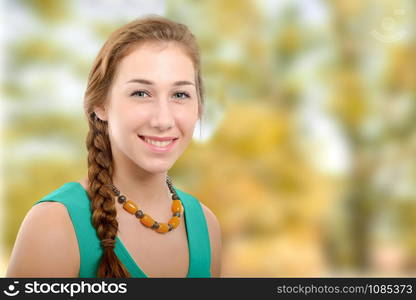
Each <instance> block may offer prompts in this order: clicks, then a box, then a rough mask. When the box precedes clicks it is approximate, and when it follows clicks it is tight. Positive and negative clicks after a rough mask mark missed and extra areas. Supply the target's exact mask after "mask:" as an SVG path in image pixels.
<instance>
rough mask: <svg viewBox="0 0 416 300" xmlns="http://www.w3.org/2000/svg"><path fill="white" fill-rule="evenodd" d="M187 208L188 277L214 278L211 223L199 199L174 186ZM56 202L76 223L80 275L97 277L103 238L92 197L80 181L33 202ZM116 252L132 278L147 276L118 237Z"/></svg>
mask: <svg viewBox="0 0 416 300" xmlns="http://www.w3.org/2000/svg"><path fill="white" fill-rule="evenodd" d="M174 189H175V191H176V193H177V194H178V196H179V198H180V199H181V201H182V205H183V208H184V222H185V228H186V233H187V239H188V249H189V268H188V274H187V277H204V278H206V277H211V272H210V266H211V247H210V240H209V233H208V226H207V222H206V220H205V215H204V212H203V210H202V207H201V204H200V203H199V201H198V200H197V199H196V198H194V197H193V196H192V195H190V194H188V193H185V192H183V191H181V190H179V189H177V188H176V187H174ZM45 201H55V202H60V203H62V204H63V205H65V207H66V209H67V210H68V213H69V216H70V218H71V221H72V224H73V226H74V230H75V234H76V236H77V240H78V246H79V252H80V270H79V277H81V278H95V277H97V269H98V264H99V261H100V258H101V255H102V252H103V250H102V248H101V245H100V240H99V238H98V236H97V234H96V231H95V228H94V227H93V225H92V222H91V216H92V213H91V208H90V200H89V197H88V193H87V191H86V190H85V189H84V187H83V186H82V185H81V184H80V183H78V182H68V183H65V184H64V185H62V186H61V187H59V188H58V189H56V190H55V191H53V192H51V193H50V194H48V195H46V196H45V197H43V198H42V199H41V200H39V201H37V202H36V203H35V204H34V205H36V204H38V203H41V202H45ZM114 252H115V254H116V255H117V257H118V258H119V259H120V261H121V262H122V263H123V264H124V266H125V267H126V268H127V270H128V271H129V272H130V275H131V277H133V278H146V277H147V276H146V274H145V273H144V272H143V271H142V270H141V269H140V267H139V266H138V265H137V264H136V262H135V261H134V259H133V258H132V256H131V255H130V253H129V252H128V251H127V249H126V247H125V246H124V245H123V243H122V242H121V240H120V239H119V238H118V237H116V244H115V248H114Z"/></svg>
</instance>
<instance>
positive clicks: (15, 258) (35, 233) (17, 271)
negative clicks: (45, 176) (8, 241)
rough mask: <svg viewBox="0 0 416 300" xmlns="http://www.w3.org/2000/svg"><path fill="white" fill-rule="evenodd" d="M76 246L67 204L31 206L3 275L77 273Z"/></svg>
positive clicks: (32, 275)
mask: <svg viewBox="0 0 416 300" xmlns="http://www.w3.org/2000/svg"><path fill="white" fill-rule="evenodd" d="M78 273H79V250H78V242H77V238H76V235H75V231H74V228H73V225H72V222H71V219H70V216H69V214H68V211H67V209H66V207H65V206H64V205H63V204H61V203H59V202H42V203H39V204H36V205H34V206H32V208H31V209H30V210H29V211H28V213H27V214H26V216H25V218H24V219H23V222H22V224H21V226H20V228H19V232H18V234H17V237H16V241H15V244H14V247H13V251H12V254H11V256H10V261H9V265H8V269H7V273H6V277H78Z"/></svg>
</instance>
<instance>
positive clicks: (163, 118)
mask: <svg viewBox="0 0 416 300" xmlns="http://www.w3.org/2000/svg"><path fill="white" fill-rule="evenodd" d="M156 103H157V104H156V105H155V106H154V111H153V114H152V119H151V124H150V125H151V126H152V127H153V128H156V129H158V130H159V131H166V130H168V129H170V128H172V127H173V126H174V124H175V119H174V117H173V112H172V108H171V107H170V105H169V101H168V100H166V99H165V98H160V99H159V100H158V101H156Z"/></svg>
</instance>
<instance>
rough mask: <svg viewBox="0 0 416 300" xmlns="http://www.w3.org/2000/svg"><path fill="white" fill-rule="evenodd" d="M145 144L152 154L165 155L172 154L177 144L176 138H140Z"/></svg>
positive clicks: (141, 136)
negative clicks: (166, 153)
mask: <svg viewBox="0 0 416 300" xmlns="http://www.w3.org/2000/svg"><path fill="white" fill-rule="evenodd" d="M138 137H139V138H140V139H141V140H142V141H143V142H144V144H145V145H146V146H147V147H148V149H150V150H151V151H152V152H157V153H165V152H170V150H171V149H172V148H173V146H174V145H175V144H176V140H177V139H178V138H176V137H149V136H143V135H139V136H138Z"/></svg>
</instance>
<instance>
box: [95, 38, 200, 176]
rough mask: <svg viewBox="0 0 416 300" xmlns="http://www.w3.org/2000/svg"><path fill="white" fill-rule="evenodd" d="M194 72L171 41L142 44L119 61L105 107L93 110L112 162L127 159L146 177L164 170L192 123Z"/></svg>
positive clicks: (195, 112)
mask: <svg viewBox="0 0 416 300" xmlns="http://www.w3.org/2000/svg"><path fill="white" fill-rule="evenodd" d="M194 72H195V70H194V67H193V63H192V61H191V60H190V58H188V56H186V55H185V53H184V52H183V50H182V49H181V48H180V47H179V46H178V45H177V44H174V43H165V44H161V43H144V44H142V45H139V46H138V47H136V48H135V49H134V50H133V51H132V52H130V54H128V55H127V56H126V57H124V58H123V59H122V60H121V62H120V64H119V65H118V68H117V72H116V74H115V77H114V79H113V82H112V86H111V89H110V91H109V98H108V99H107V100H108V101H107V102H106V106H105V109H104V110H96V113H97V115H98V117H100V118H101V119H103V120H107V121H108V129H109V135H110V142H111V147H112V152H113V157H114V160H115V162H116V163H117V161H118V160H120V159H121V160H124V161H130V162H133V163H135V164H136V165H137V166H138V167H140V168H141V169H144V170H145V171H147V172H150V173H160V172H165V171H167V170H169V168H170V167H171V166H172V165H173V164H174V163H175V161H176V160H177V159H178V158H179V156H181V154H182V153H183V152H184V151H185V149H186V147H187V146H188V144H189V142H190V141H191V138H192V135H193V131H194V128H195V124H196V121H197V120H198V98H197V91H196V87H195V80H194V78H195V73H194ZM162 140H163V141H162ZM126 159H127V160H126Z"/></svg>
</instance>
